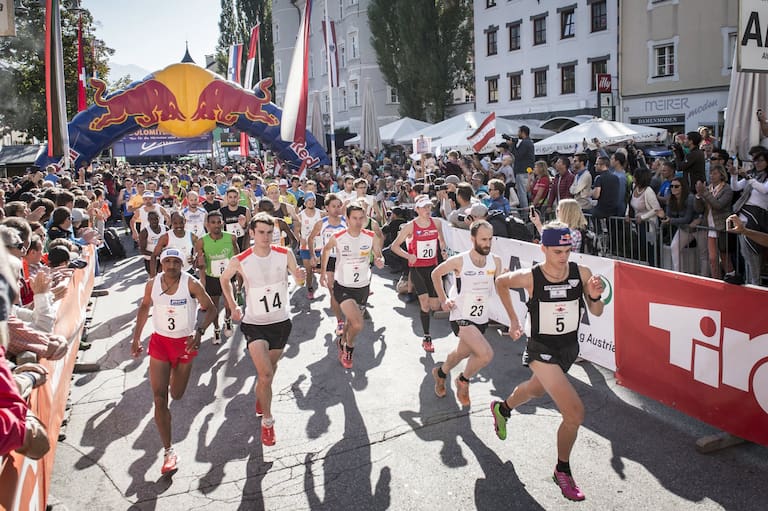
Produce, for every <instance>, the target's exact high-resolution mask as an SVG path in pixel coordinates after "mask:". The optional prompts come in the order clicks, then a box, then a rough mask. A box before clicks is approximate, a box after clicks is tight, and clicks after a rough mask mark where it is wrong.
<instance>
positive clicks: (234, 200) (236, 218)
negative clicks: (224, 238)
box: [220, 187, 251, 250]
mask: <svg viewBox="0 0 768 511" xmlns="http://www.w3.org/2000/svg"><path fill="white" fill-rule="evenodd" d="M226 199H227V205H226V206H224V207H222V208H221V210H220V211H221V215H222V218H223V221H224V229H225V230H226V231H227V232H228V233H230V234H232V235H234V236H235V237H236V238H237V246H238V247H240V250H245V248H246V247H247V246H248V241H247V238H248V237H247V236H246V234H247V233H246V232H245V226H246V225H248V222H250V221H251V212H250V210H249V209H248V208H246V207H245V206H240V205H239V201H240V191H239V190H238V189H237V188H234V187H231V188H228V189H227V195H226Z"/></svg>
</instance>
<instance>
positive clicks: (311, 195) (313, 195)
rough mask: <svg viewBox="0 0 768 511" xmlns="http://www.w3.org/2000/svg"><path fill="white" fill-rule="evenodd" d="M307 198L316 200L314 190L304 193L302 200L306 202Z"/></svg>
mask: <svg viewBox="0 0 768 511" xmlns="http://www.w3.org/2000/svg"><path fill="white" fill-rule="evenodd" d="M308 200H317V195H315V192H307V193H305V194H304V202H307V201H308Z"/></svg>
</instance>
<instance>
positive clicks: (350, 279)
mask: <svg viewBox="0 0 768 511" xmlns="http://www.w3.org/2000/svg"><path fill="white" fill-rule="evenodd" d="M368 269H369V268H368V260H367V259H366V260H364V261H354V260H353V261H346V262H345V263H344V282H343V283H342V285H344V286H347V287H363V286H365V285H366V284H368Z"/></svg>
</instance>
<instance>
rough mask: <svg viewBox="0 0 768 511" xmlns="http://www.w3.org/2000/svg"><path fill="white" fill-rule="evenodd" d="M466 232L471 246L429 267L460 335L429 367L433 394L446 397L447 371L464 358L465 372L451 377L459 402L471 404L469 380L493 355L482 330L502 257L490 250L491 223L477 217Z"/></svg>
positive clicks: (485, 323) (444, 307)
mask: <svg viewBox="0 0 768 511" xmlns="http://www.w3.org/2000/svg"><path fill="white" fill-rule="evenodd" d="M469 233H470V236H471V238H472V245H473V248H471V249H470V250H467V251H466V252H462V253H460V254H456V255H455V256H453V257H451V258H449V259H448V260H447V261H445V262H443V263H441V264H440V265H438V267H437V268H435V269H434V270H433V271H432V285H433V286H434V287H435V291H437V296H438V299H439V300H440V303H441V304H442V307H443V310H446V311H450V321H451V328H452V329H453V333H454V334H456V335H457V336H458V337H459V344H458V345H457V346H456V349H455V350H453V351H452V352H451V353H449V354H448V357H447V358H446V359H445V362H443V363H442V364H440V365H438V366H437V367H435V368H434V369H432V376H433V377H434V378H435V394H437V397H445V393H446V390H445V379H446V378H447V377H448V373H449V372H450V370H451V369H453V368H454V367H455V366H456V365H457V364H458V363H459V362H461V361H462V360H464V359H465V358H466V359H468V360H467V365H466V367H465V368H464V372H462V373H459V376H458V377H457V378H456V379H455V380H454V382H455V384H456V397H457V398H458V400H459V403H461V405H462V406H469V405H470V400H469V380H470V379H471V378H472V377H473V376H474V375H475V374H477V372H478V371H479V370H480V369H482V368H483V367H485V366H487V365H488V364H489V363H490V361H491V359H492V358H493V349H492V348H491V345H490V344H488V340H487V339H486V338H485V336H484V335H483V334H484V333H485V329H486V327H487V326H488V300H489V299H490V298H491V296H492V295H493V281H494V279H495V278H496V277H497V276H498V275H501V259H499V257H498V256H497V255H495V254H491V240H492V239H493V227H491V224H489V223H488V222H486V221H485V220H477V221H475V222H473V223H472V225H471V226H470V228H469ZM450 272H453V273H454V275H455V276H456V284H455V285H454V286H453V287H452V288H451V293H450V297H448V298H446V295H445V288H444V287H443V276H444V275H447V274H448V273H450ZM457 289H458V291H457Z"/></svg>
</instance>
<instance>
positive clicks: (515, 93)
mask: <svg viewBox="0 0 768 511" xmlns="http://www.w3.org/2000/svg"><path fill="white" fill-rule="evenodd" d="M522 77H523V74H522V73H516V74H510V75H509V100H510V101H515V100H518V99H522V97H523V85H522Z"/></svg>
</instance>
